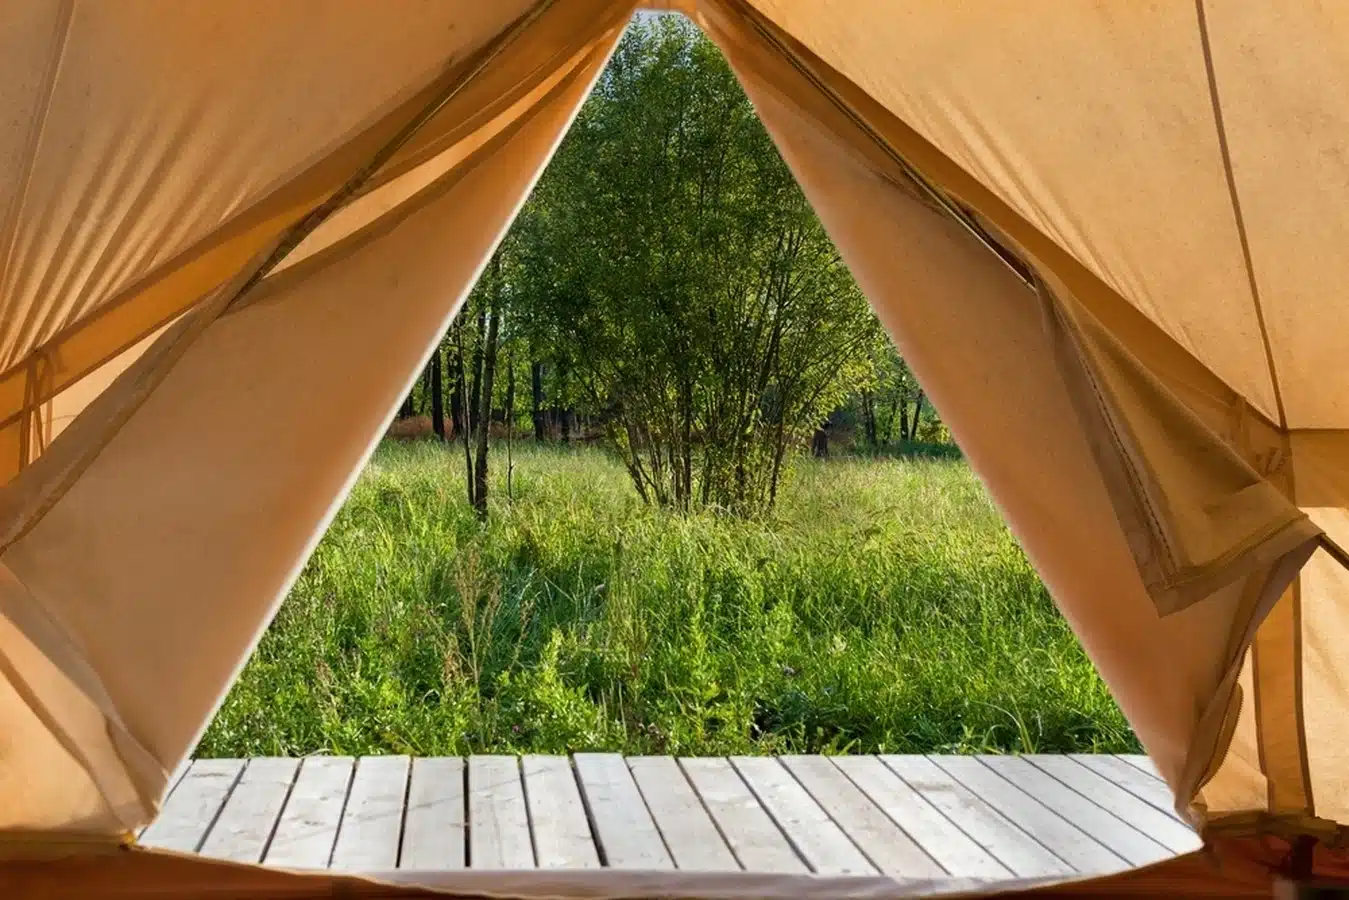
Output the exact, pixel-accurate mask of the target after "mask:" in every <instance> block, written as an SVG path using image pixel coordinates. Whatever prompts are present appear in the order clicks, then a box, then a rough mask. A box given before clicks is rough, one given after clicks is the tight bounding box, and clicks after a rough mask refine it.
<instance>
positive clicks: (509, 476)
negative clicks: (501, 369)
mask: <svg viewBox="0 0 1349 900" xmlns="http://www.w3.org/2000/svg"><path fill="white" fill-rule="evenodd" d="M512 346H514V345H512ZM514 443H515V351H514V350H513V349H512V350H511V352H510V354H509V355H508V356H507V357H506V499H507V500H514V499H515V490H514V487H513V484H512V482H513V480H514V477H515V455H514V453H513V452H512V447H513V444H514Z"/></svg>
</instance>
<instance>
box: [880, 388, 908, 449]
mask: <svg viewBox="0 0 1349 900" xmlns="http://www.w3.org/2000/svg"><path fill="white" fill-rule="evenodd" d="M899 407H900V402H899V392H898V391H896V392H895V394H894V399H893V400H892V401H891V402H890V415H889V417H888V418H887V419H886V420H885V443H886V444H887V445H888V444H893V443H894V442H895V423H896V422H898V421H899ZM899 436H900V437H901V438H902V437H904V432H902V431H901V432H900V433H899Z"/></svg>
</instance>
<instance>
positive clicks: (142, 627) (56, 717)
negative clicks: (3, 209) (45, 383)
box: [0, 5, 626, 830]
mask: <svg viewBox="0 0 1349 900" xmlns="http://www.w3.org/2000/svg"><path fill="white" fill-rule="evenodd" d="M573 11H579V7H578V6H576V5H574V6H573ZM592 11H593V10H592ZM625 13H626V11H625V10H618V11H617V14H616V15H614V16H608V17H599V18H596V17H594V16H593V15H592V16H591V17H589V21H588V23H587V27H588V29H589V30H590V31H591V40H590V45H591V46H590V49H589V50H588V51H586V52H584V53H582V54H581V55H579V56H576V55H573V66H572V68H571V71H570V73H569V74H567V75H566V76H565V77H564V78H562V79H561V80H558V79H545V80H546V81H549V82H550V84H551V87H549V88H547V89H546V90H545V91H544V93H543V94H542V95H541V96H540V97H538V98H537V99H538V102H537V103H536V104H535V105H534V106H533V107H531V108H529V109H527V110H516V123H515V125H514V126H513V128H512V129H507V130H505V131H502V130H501V129H500V128H499V127H497V128H496V129H495V130H496V134H495V137H493V138H492V139H491V140H489V141H488V142H487V143H485V144H483V145H482V146H481V147H479V148H478V149H477V151H476V152H473V153H470V154H468V155H467V156H461V157H458V159H459V163H458V165H457V166H453V167H448V168H445V172H444V174H441V175H440V177H439V178H438V179H435V180H432V181H430V182H429V183H428V185H427V186H426V187H423V189H422V191H421V192H420V193H418V194H412V195H410V196H411V198H412V199H410V200H408V201H405V202H404V204H403V206H402V207H399V208H398V210H397V211H398V213H399V214H398V215H396V216H395V217H394V218H395V219H398V220H400V221H396V222H390V223H389V224H386V225H384V226H383V227H381V228H379V229H376V230H375V231H374V232H372V233H370V234H368V235H365V236H364V237H360V239H357V240H351V241H349V242H348V243H347V244H345V245H343V247H342V250H343V251H344V252H342V253H334V254H328V255H325V256H324V257H323V258H322V259H321V260H319V261H320V262H322V263H324V265H322V266H311V267H310V268H309V269H308V270H307V271H306V275H307V277H305V278H303V279H290V280H289V281H287V282H285V283H278V284H277V285H275V286H269V285H267V284H264V285H263V292H262V296H260V297H258V298H256V299H253V300H252V301H251V302H250V303H249V304H247V305H245V306H243V307H241V308H240V309H238V310H237V311H233V312H230V313H227V314H226V315H225V316H224V317H222V318H221V319H219V320H218V321H216V322H215V323H214V324H212V325H210V326H209V327H208V328H207V329H206V331H205V332H204V333H203V334H202V335H201V337H200V338H198V339H197V341H196V343H194V344H193V345H192V346H191V347H190V348H189V349H188V350H187V352H186V353H185V354H184V355H183V356H182V358H181V359H180V360H179V361H178V362H177V365H176V366H174V367H173V368H172V370H171V371H170V372H169V373H168V374H167V377H166V378H164V380H163V382H162V383H160V384H159V386H158V388H157V389H156V390H155V391H154V392H153V393H152V394H151V395H150V396H149V398H148V399H147V400H146V401H145V402H144V405H142V406H141V407H140V408H139V409H137V410H136V411H135V412H134V414H133V415H132V416H131V418H130V419H129V420H128V421H126V423H125V424H123V425H122V426H121V428H120V430H119V431H118V432H117V433H116V435H115V437H114V438H113V439H112V440H111V442H110V443H108V445H107V446H106V447H104V448H102V450H101V452H100V453H99V455H98V456H97V458H96V459H95V460H94V461H93V463H92V465H91V466H90V467H89V468H88V469H87V470H86V471H85V472H84V473H83V475H82V477H81V478H80V479H79V480H78V481H77V482H76V483H75V484H74V486H73V487H71V488H70V490H69V492H68V493H66V494H65V495H64V496H63V497H62V498H61V499H60V500H59V502H57V503H56V505H55V506H54V507H52V508H51V510H50V511H49V512H48V513H47V514H46V516H45V517H44V518H43V519H42V520H41V522H40V523H39V524H38V525H37V526H36V527H35V528H34V529H33V530H32V531H31V532H29V533H28V534H27V535H26V536H25V537H24V538H23V539H22V540H20V541H18V542H17V543H16V544H14V545H13V546H11V547H10V548H9V549H8V550H7V551H6V553H5V554H4V556H3V558H0V561H2V562H3V563H4V564H5V565H6V566H8V567H9V569H10V570H11V571H12V572H13V573H14V575H15V576H16V577H17V581H11V582H10V583H8V584H5V585H0V609H4V610H6V612H7V613H10V615H11V619H12V620H17V623H18V624H22V622H23V621H24V620H23V619H22V618H21V616H22V615H23V614H25V613H26V614H28V615H29V616H30V617H40V618H41V619H43V620H45V621H46V622H47V623H49V624H51V625H52V626H53V629H52V630H54V631H55V632H56V634H55V635H54V636H53V634H51V633H47V632H41V631H40V630H39V629H37V628H36V627H32V628H30V629H28V630H27V631H26V632H25V635H24V636H25V637H27V639H28V640H30V641H34V642H35V643H42V644H43V645H44V646H43V647H42V649H43V650H44V651H45V652H46V653H47V654H48V655H49V656H53V657H55V658H59V656H57V653H58V652H59V650H60V649H65V650H66V651H67V652H68V655H70V656H74V657H76V660H75V661H74V662H72V663H69V664H68V665H69V666H70V667H72V668H73V667H75V666H76V665H77V664H78V663H79V662H80V661H83V662H85V663H87V666H88V668H89V672H90V674H91V675H92V676H93V678H95V679H96V680H97V682H98V683H97V685H88V686H85V685H81V686H80V687H81V690H79V691H73V693H76V694H77V695H78V697H79V699H80V700H82V701H84V702H83V703H82V704H72V703H70V702H67V701H68V695H69V694H70V693H72V690H71V688H70V686H69V685H66V686H65V687H66V689H65V691H64V692H61V691H57V690H54V689H52V690H43V688H44V685H43V684H41V683H39V682H38V681H37V680H36V679H35V678H34V677H33V673H32V671H31V670H29V669H27V668H21V669H18V675H19V677H20V678H21V679H22V681H23V683H24V684H25V686H26V687H27V689H28V691H29V692H30V694H32V695H35V696H36V698H37V700H38V703H39V705H40V706H39V708H40V712H41V714H42V715H44V716H46V717H47V718H48V719H49V720H51V721H52V722H53V723H54V724H55V726H56V727H55V730H57V731H58V733H60V732H62V731H64V732H66V733H68V734H70V733H72V732H73V731H74V729H76V728H79V727H80V725H79V723H80V721H82V719H80V718H78V717H81V716H82V717H85V718H86V719H87V718H88V716H90V715H91V714H92V712H91V709H90V708H89V703H88V700H87V699H86V698H88V697H89V696H91V695H92V697H93V698H94V706H96V707H99V708H101V709H102V710H103V712H105V713H115V714H116V716H117V717H118V720H119V722H120V724H123V725H124V728H125V732H124V733H119V729H118V728H116V727H113V726H111V725H110V726H109V728H108V731H109V732H110V733H111V734H112V735H113V737H114V744H115V745H116V752H114V753H103V754H101V755H100V756H99V757H97V758H96V759H86V760H82V761H83V762H86V763H87V764H89V765H91V766H93V767H94V769H95V771H93V772H92V774H93V777H94V779H95V781H97V782H98V783H99V787H100V788H102V789H103V790H102V793H103V794H104V797H105V799H106V800H107V802H108V803H109V805H110V806H111V812H112V813H113V815H114V816H115V817H116V819H115V820H113V821H108V820H107V819H104V820H103V821H97V822H94V823H91V822H83V823H80V822H78V821H75V820H73V819H68V820H67V821H66V822H65V823H62V822H61V821H60V819H59V817H60V816H62V815H65V816H67V817H69V816H70V815H71V814H72V813H73V811H75V810H87V809H88V808H89V804H90V798H89V789H88V788H89V785H88V784H87V783H86V784H84V785H83V787H81V785H80V781H79V779H73V780H71V781H70V782H69V783H66V784H56V785H52V786H51V788H50V789H51V790H52V791H54V792H55V793H52V794H45V795H42V794H39V795H36V796H30V797H29V798H28V803H26V804H17V803H15V804H10V803H6V804H5V805H4V806H3V807H0V817H3V821H0V827H7V828H25V827H46V828H55V827H60V826H61V825H62V824H64V825H65V827H72V826H74V825H80V824H82V825H83V826H84V827H85V828H86V829H87V828H91V827H92V828H95V829H107V828H109V827H111V828H112V829H113V830H118V829H120V828H124V827H130V826H132V825H135V824H137V823H139V822H143V821H145V820H147V819H148V818H149V816H150V815H151V814H152V806H151V804H153V802H154V801H155V800H157V798H158V795H159V793H160V792H161V791H162V789H163V787H164V782H165V780H166V777H167V776H166V773H167V771H169V770H171V769H172V768H173V767H174V766H175V765H176V764H177V762H178V761H179V760H180V759H181V758H182V757H183V756H184V755H185V754H186V753H187V752H188V751H189V749H190V748H191V745H192V744H193V742H194V741H195V740H196V737H197V735H198V734H199V732H200V730H201V728H202V727H203V725H204V723H205V722H206V721H208V720H209V718H210V716H211V714H212V712H213V710H214V707H215V705H216V703H217V702H218V701H219V700H220V699H221V698H222V696H223V692H224V691H225V690H226V689H227V688H228V685H229V684H230V682H231V681H232V680H233V677H234V676H235V674H236V673H237V670H238V668H239V667H240V666H241V665H242V663H243V661H244V659H245V658H246V657H247V655H248V653H249V652H250V650H251V647H252V645H253V643H254V641H255V640H256V638H257V636H258V635H259V634H260V631H261V629H262V628H263V627H265V624H266V622H267V621H268V620H269V619H270V615H271V612H272V610H273V609H274V608H275V604H276V603H277V602H279V600H280V598H281V597H282V596H283V595H284V592H285V590H286V589H287V587H288V586H289V583H290V580H291V579H292V578H293V577H294V575H295V574H296V573H297V572H298V568H299V566H300V565H301V564H302V562H303V560H304V559H305V557H306V556H307V555H308V553H309V551H310V549H311V548H312V546H313V543H314V542H315V541H317V539H318V537H319V536H320V535H321V533H322V531H323V528H324V527H325V526H326V524H327V521H328V519H329V518H330V516H331V515H332V513H333V512H334V511H335V509H336V507H337V505H338V503H339V502H340V499H341V497H342V496H343V495H344V493H345V489H346V487H347V485H348V484H349V482H350V479H351V478H353V477H354V474H355V472H356V471H358V470H359V467H360V465H361V464H362V463H363V461H364V458H365V456H366V455H367V454H368V452H369V450H370V449H371V448H372V445H373V441H374V440H376V439H377V437H378V435H379V434H381V433H382V431H383V428H384V426H385V423H386V421H387V418H388V416H389V415H390V414H391V412H392V410H393V408H394V407H395V406H396V405H397V401H398V400H399V398H400V397H401V396H402V393H404V392H405V391H406V389H407V386H408V384H409V383H410V382H411V380H412V379H413V378H414V377H415V375H416V373H417V372H418V371H419V370H420V367H421V364H422V362H423V360H424V357H425V355H426V353H428V352H429V346H430V345H431V344H432V343H433V342H434V340H435V338H436V336H437V335H439V334H440V333H441V332H442V331H443V329H444V327H445V325H446V323H447V322H448V318H449V316H450V315H451V314H452V311H453V309H454V308H455V306H456V305H457V303H458V300H459V298H460V297H461V296H462V295H463V293H464V291H465V290H466V289H467V287H468V286H469V285H470V284H471V283H472V281H473V279H474V278H475V277H476V274H477V272H478V270H479V268H480V266H481V264H482V262H483V260H484V259H485V257H486V255H487V254H488V253H489V252H490V250H491V248H492V246H493V245H494V244H495V241H496V239H497V236H498V235H499V233H500V231H501V229H502V228H503V227H504V225H505V224H506V223H508V222H509V220H510V218H511V216H512V215H513V212H514V210H515V208H516V207H517V205H518V204H519V203H520V202H522V200H523V197H524V196H525V194H526V193H527V190H528V188H529V186H530V185H531V183H532V180H533V178H534V177H535V176H536V175H537V173H538V172H539V170H540V168H541V166H542V163H543V161H545V160H546V158H547V156H548V154H549V153H550V151H551V149H552V147H553V146H554V144H555V142H556V140H557V139H558V138H559V136H560V134H561V133H562V132H563V131H564V130H565V126H566V124H567V123H568V122H569V121H570V117H571V115H572V114H573V113H574V111H575V109H576V108H577V107H578V106H579V103H580V101H581V100H582V99H583V98H584V96H585V93H586V91H587V90H588V88H589V85H590V83H591V81H592V80H593V78H594V77H595V76H596V75H597V74H598V72H599V70H600V68H601V67H602V64H603V62H604V60H605V59H606V58H607V54H608V51H609V49H610V48H611V47H612V44H613V41H614V40H615V39H616V36H617V34H618V31H619V26H620V25H621V23H622V22H623V21H625V19H626V15H625ZM446 152H447V153H455V152H457V151H456V150H455V149H454V148H451V149H450V150H448V151H446ZM436 163H437V160H436V159H435V158H433V159H431V160H429V161H428V162H427V163H426V165H435V164H436ZM404 208H406V209H404ZM386 218H387V217H386ZM302 265H307V264H302ZM297 268H299V267H297ZM281 277H282V278H284V277H285V273H283V274H282V276H281ZM297 336H303V337H302V340H303V344H304V346H305V348H306V352H305V353H303V354H296V353H295V352H294V349H295V346H296V343H295V342H296V340H297ZM169 337H172V335H169ZM156 361H157V360H156V357H155V355H154V354H153V353H151V354H147V355H146V356H143V357H142V358H141V360H140V361H139V362H138V363H137V364H136V365H134V366H133V367H132V368H131V369H129V370H128V371H127V372H126V373H125V375H124V376H123V378H122V380H121V381H119V383H118V385H117V386H116V387H114V389H113V390H112V391H109V392H107V393H105V394H104V395H103V397H102V398H100V400H99V402H98V403H97V404H95V407H91V408H90V410H89V411H88V412H89V413H90V414H95V415H97V413H98V410H97V406H98V405H99V404H103V403H107V402H112V401H115V400H116V399H117V398H116V395H117V394H118V392H119V391H118V389H119V388H121V387H123V386H125V385H134V383H135V381H136V380H138V379H141V378H147V377H152V376H153V375H154V374H155V372H154V368H155V364H156ZM333 385H342V386H343V390H333V389H332V386H333ZM67 436H68V437H78V435H76V434H75V433H74V432H70V433H68V435H67ZM44 462H47V458H46V457H43V458H42V459H40V460H39V462H38V464H36V465H34V466H33V467H31V468H30V469H28V470H26V471H25V472H24V474H23V475H22V476H21V477H20V479H19V482H20V483H22V482H23V481H25V479H32V478H37V477H40V476H41V475H42V474H43V473H44V471H45V467H44V466H43V465H42V463H44ZM16 486H21V484H18V485H11V487H16ZM168 545H175V546H181V548H182V552H175V553H174V554H171V555H169V556H164V555H163V554H162V548H163V547H165V546H168ZM189 548H190V549H189ZM72 559H80V560H81V561H82V562H81V564H80V565H79V566H72V565H71V564H70V562H71V560H72ZM3 588H10V589H9V590H4V589H3ZM15 613H18V615H16V614H15ZM62 641H64V643H65V644H66V645H67V646H66V647H65V648H60V647H59V646H58V644H60V643H61V642H62ZM10 662H11V664H14V665H16V666H17V665H18V664H17V663H16V662H15V659H14V658H11V659H10ZM100 699H102V700H103V701H104V703H102V704H100V703H99V702H98V701H99V700H100ZM81 710H82V711H81ZM110 717H111V716H110ZM85 731H87V729H85V730H81V731H80V732H78V733H75V734H72V739H73V740H75V741H76V742H77V743H78V742H80V740H81V739H82V738H84V736H85ZM23 749H25V750H27V749H28V748H27V747H25V748H23ZM34 749H36V748H34ZM133 755H139V756H140V757H141V758H142V759H145V758H148V759H149V760H151V761H153V762H154V763H157V768H154V770H153V771H144V769H145V767H144V766H136V767H133V766H131V765H130V759H131V757H133ZM23 759H27V757H21V758H20V759H19V760H18V761H17V762H16V764H15V771H19V768H18V763H19V762H22V761H23ZM6 762H7V763H8V762H9V761H8V760H7V761H6ZM31 764H32V765H36V764H37V761H36V760H33V761H32V763H31ZM128 769H130V771H127V770H128ZM86 781H87V780H86ZM128 782H129V783H130V785H131V786H132V787H133V788H134V791H133V792H132V793H131V795H130V796H131V797H133V798H134V797H136V796H137V794H138V795H139V800H140V802H139V803H136V802H133V801H131V800H128V799H127V797H128V795H127V790H128V787H127V783H128ZM107 785H113V786H119V785H120V789H119V790H120V793H118V794H115V795H113V794H112V789H111V788H109V787H106V786H107ZM116 798H120V799H116ZM39 817H40V818H39ZM117 820H120V821H117Z"/></svg>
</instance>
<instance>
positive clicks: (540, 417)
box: [529, 362, 548, 443]
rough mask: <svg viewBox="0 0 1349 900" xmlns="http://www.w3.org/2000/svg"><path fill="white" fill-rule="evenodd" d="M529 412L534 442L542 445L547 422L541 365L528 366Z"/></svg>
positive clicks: (531, 364)
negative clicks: (531, 416)
mask: <svg viewBox="0 0 1349 900" xmlns="http://www.w3.org/2000/svg"><path fill="white" fill-rule="evenodd" d="M529 382H530V384H529V390H530V401H531V403H532V406H530V412H531V413H532V414H533V416H534V440H535V441H536V442H538V443H542V442H543V439H544V438H545V437H546V436H547V433H548V420H547V419H546V418H545V417H544V412H543V363H540V362H531V363H530V364H529Z"/></svg>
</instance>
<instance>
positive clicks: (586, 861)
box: [141, 753, 1199, 879]
mask: <svg viewBox="0 0 1349 900" xmlns="http://www.w3.org/2000/svg"><path fill="white" fill-rule="evenodd" d="M1169 797H1170V793H1169V791H1168V790H1167V788H1166V785H1165V784H1163V783H1162V782H1161V780H1160V779H1158V778H1157V776H1156V773H1155V770H1154V769H1152V767H1151V766H1150V765H1149V764H1148V762H1147V760H1146V759H1144V758H1142V757H1123V756H1105V755H1100V756H1090V755H1073V756H1042V755H1036V756H1026V757H1015V756H843V757H825V756H789V757H783V758H775V757H734V758H731V759H719V758H699V759H675V758H673V757H668V756H648V757H628V758H625V757H623V756H620V755H618V754H613V753H581V754H577V755H576V756H575V757H572V758H568V757H564V756H526V757H524V758H522V759H517V758H516V757H512V756H474V757H470V758H469V759H467V760H465V759H460V758H454V757H427V758H417V759H409V758H408V757H406V756H366V757H361V758H359V759H353V758H351V757H308V758H306V759H303V760H294V759H267V758H259V759H251V760H221V759H209V760H208V759H203V760H197V761H195V762H193V763H192V764H191V765H190V766H189V767H187V768H186V769H185V770H184V771H183V772H182V773H181V777H180V778H179V779H178V780H177V782H176V784H175V785H174V788H173V790H172V792H171V793H170V794H169V796H168V799H167V801H166V802H165V804H164V809H163V811H162V812H161V814H160V817H159V819H158V820H156V821H155V822H154V823H152V824H151V825H150V826H149V827H148V828H146V829H145V831H144V832H143V833H142V835H141V842H142V843H144V844H147V845H149V846H155V847H166V848H171V849H174V850H179V851H187V852H197V853H201V854H203V855H206V856H212V857H218V858H221V859H230V860H237V861H242V862H262V863H263V864H273V865H281V866H287V867H291V868H334V869H344V870H350V871H370V872H375V871H388V870H391V869H395V868H403V869H463V868H473V869H503V868H512V869H521V868H536V867H537V868H549V869H559V868H561V869H575V868H594V867H597V866H610V867H615V868H629V869H671V868H678V869H685V870H690V871H728V870H736V869H743V870H746V871H753V872H779V873H805V872H816V873H820V874H828V875H851V874H856V875H874V874H876V873H883V874H886V875H891V876H895V877H899V878H931V877H942V876H952V877H959V878H977V879H987V878H1007V877H1011V876H1020V877H1044V876H1055V875H1058V876H1062V875H1073V874H1102V873H1106V872H1112V871H1118V870H1121V869H1125V868H1128V867H1129V866H1132V865H1142V864H1145V863H1149V862H1154V861H1156V860H1159V859H1165V858H1166V857H1168V856H1170V855H1172V854H1176V853H1181V852H1185V851H1188V850H1191V849H1195V848H1197V847H1198V846H1199V839H1198V838H1197V837H1196V836H1195V835H1194V834H1193V832H1191V831H1190V829H1189V828H1188V827H1187V826H1186V825H1184V824H1183V823H1182V822H1181V821H1180V820H1179V819H1178V818H1177V817H1176V816H1175V814H1174V813H1173V812H1172V811H1171V809H1170V802H1169Z"/></svg>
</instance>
